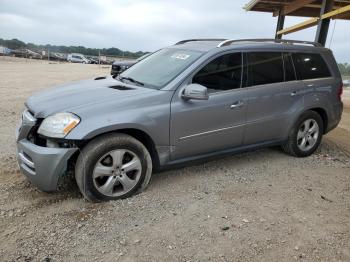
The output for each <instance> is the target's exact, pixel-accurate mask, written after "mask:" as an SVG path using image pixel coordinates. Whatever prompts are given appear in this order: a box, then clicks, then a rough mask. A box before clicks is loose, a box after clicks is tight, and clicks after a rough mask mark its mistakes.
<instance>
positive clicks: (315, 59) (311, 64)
mask: <svg viewBox="0 0 350 262" xmlns="http://www.w3.org/2000/svg"><path fill="white" fill-rule="evenodd" d="M292 56H293V62H294V66H295V70H296V72H297V76H298V79H313V78H322V77H329V76H331V73H330V72H329V69H328V67H327V64H326V63H325V61H324V60H323V58H322V57H321V55H320V54H306V53H305V54H302V53H295V54H292Z"/></svg>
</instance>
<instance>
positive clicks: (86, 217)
mask: <svg viewBox="0 0 350 262" xmlns="http://www.w3.org/2000/svg"><path fill="white" fill-rule="evenodd" d="M108 73H109V68H100V67H99V66H97V65H78V64H48V62H41V61H27V62H26V61H25V60H23V59H13V58H12V59H9V58H4V57H0V122H1V125H0V145H1V146H0V261H165V260H167V261H295V260H300V261H350V177H349V175H350V158H349V156H347V155H346V154H347V153H345V151H346V143H344V141H348V143H349V141H350V135H349V134H350V130H349V129H348V128H349V126H348V124H347V123H349V120H350V108H349V107H347V108H346V109H345V114H344V116H343V120H342V123H341V125H340V126H341V127H340V128H337V129H336V130H334V131H333V132H331V133H330V134H329V135H327V137H326V139H324V142H323V143H322V146H321V147H320V149H319V150H318V151H317V152H316V153H315V154H314V155H312V156H311V157H308V158H302V159H300V158H293V157H290V156H288V155H285V154H284V153H282V152H281V151H280V150H279V149H278V148H269V149H263V150H258V151H254V152H249V153H244V154H239V155H235V156H228V157H225V158H223V159H221V160H216V161H211V162H206V163H203V164H199V165H196V166H189V167H186V168H181V169H176V170H170V171H166V172H162V173H159V174H155V175H154V176H153V178H152V180H151V183H150V186H149V187H148V189H147V190H146V191H145V192H144V193H142V194H140V195H137V196H135V197H133V198H129V199H126V200H120V201H113V202H109V203H103V204H92V203H89V202H86V201H85V200H84V199H83V198H82V197H81V195H80V194H79V193H78V192H77V188H76V187H73V188H72V189H67V190H65V191H63V192H59V193H54V194H47V193H42V192H39V191H38V190H36V188H35V187H34V186H32V185H31V184H30V183H29V182H27V181H26V180H25V178H24V177H23V176H22V175H21V174H20V173H19V171H18V168H17V164H16V159H15V142H14V129H15V126H16V124H17V121H18V119H19V118H20V114H21V112H22V110H23V103H24V101H25V99H26V98H27V97H28V96H30V95H31V94H32V93H33V92H36V91H39V90H41V89H43V88H45V87H49V86H52V85H56V84H60V83H64V82H69V81H73V80H78V79H84V78H92V77H95V76H102V75H107V74H108ZM348 94H349V92H348V91H346V92H345V95H344V99H348V98H345V96H346V97H348ZM339 134H340V135H339ZM336 139H338V140H339V141H337V140H336ZM349 148H350V147H349ZM349 152H350V151H349Z"/></svg>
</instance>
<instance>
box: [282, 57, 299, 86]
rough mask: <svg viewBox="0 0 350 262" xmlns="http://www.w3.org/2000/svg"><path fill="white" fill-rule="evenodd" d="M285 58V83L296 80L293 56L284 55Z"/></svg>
mask: <svg viewBox="0 0 350 262" xmlns="http://www.w3.org/2000/svg"><path fill="white" fill-rule="evenodd" d="M283 58H284V60H283V61H284V81H293V80H296V75H295V71H294V65H293V60H292V55H291V54H288V53H284V54H283Z"/></svg>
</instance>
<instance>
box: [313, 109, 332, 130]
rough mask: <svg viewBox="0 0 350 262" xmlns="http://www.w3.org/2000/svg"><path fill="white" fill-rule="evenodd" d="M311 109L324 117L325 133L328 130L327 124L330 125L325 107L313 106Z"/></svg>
mask: <svg viewBox="0 0 350 262" xmlns="http://www.w3.org/2000/svg"><path fill="white" fill-rule="evenodd" d="M310 110H311V111H314V112H316V113H317V114H319V115H320V117H321V118H322V120H323V133H324V134H325V133H326V130H327V126H328V116H327V112H326V110H324V109H323V108H311V109H310Z"/></svg>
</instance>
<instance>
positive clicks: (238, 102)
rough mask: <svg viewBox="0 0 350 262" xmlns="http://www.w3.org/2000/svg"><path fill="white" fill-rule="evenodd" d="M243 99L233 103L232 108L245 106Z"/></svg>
mask: <svg viewBox="0 0 350 262" xmlns="http://www.w3.org/2000/svg"><path fill="white" fill-rule="evenodd" d="M243 104H244V103H243V101H237V102H235V103H233V104H232V105H231V106H230V107H231V109H234V108H238V107H241V106H243Z"/></svg>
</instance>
